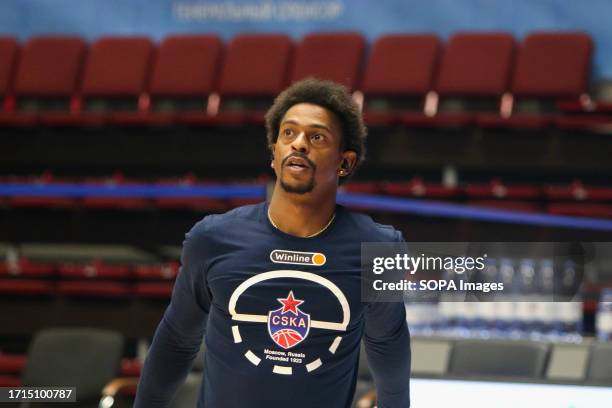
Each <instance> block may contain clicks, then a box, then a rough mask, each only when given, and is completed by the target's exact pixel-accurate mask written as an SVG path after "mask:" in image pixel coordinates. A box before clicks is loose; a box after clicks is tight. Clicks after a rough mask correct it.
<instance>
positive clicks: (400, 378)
mask: <svg viewBox="0 0 612 408" xmlns="http://www.w3.org/2000/svg"><path fill="white" fill-rule="evenodd" d="M363 342H364V345H365V349H366V354H367V357H368V363H369V366H370V371H371V372H372V376H373V377H374V382H375V384H376V391H377V395H378V408H408V407H410V334H409V332H408V325H407V324H406V310H405V308H404V305H403V304H402V303H382V302H381V303H371V304H370V305H369V306H368V310H367V311H366V322H365V334H364V337H363Z"/></svg>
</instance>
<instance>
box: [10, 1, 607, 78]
mask: <svg viewBox="0 0 612 408" xmlns="http://www.w3.org/2000/svg"><path fill="white" fill-rule="evenodd" d="M610 16H612V1H610V0H588V1H582V2H581V1H575V0H512V1H509V0H378V1H373V0H2V1H0V33H1V34H3V35H5V34H9V35H15V36H17V37H19V38H20V39H21V40H25V39H27V38H28V37H30V36H32V35H37V34H51V33H64V34H67V33H70V34H80V35H82V36H83V37H85V38H86V39H88V40H90V41H91V40H93V39H95V38H97V37H100V36H102V35H109V34H144V35H148V36H150V37H151V38H153V39H155V40H159V39H161V38H162V37H164V36H166V35H168V34H171V33H181V32H214V33H218V34H219V35H221V36H222V37H223V38H224V39H226V40H227V39H229V38H231V37H232V36H234V35H236V34H238V33H242V32H285V33H288V34H290V35H292V36H293V37H295V38H296V39H297V38H299V37H300V36H302V35H303V34H305V33H308V32H313V31H330V30H355V31H360V32H362V33H363V34H364V35H365V36H366V37H367V38H368V39H369V40H370V41H372V40H373V39H375V38H376V37H378V36H380V35H381V34H384V33H389V32H434V33H437V34H438V35H440V37H441V38H443V39H444V38H447V37H448V36H449V35H450V34H452V33H453V32H456V31H466V30H469V31H474V30H489V31H491V30H496V31H497V30H502V31H508V32H511V33H513V34H514V35H515V36H516V37H517V38H518V39H520V38H522V37H523V36H524V35H525V34H526V33H528V32H530V31H534V30H580V31H586V32H588V33H589V34H591V35H592V36H593V39H594V41H595V59H594V72H593V74H594V77H595V78H612V24H610V22H609V20H610Z"/></svg>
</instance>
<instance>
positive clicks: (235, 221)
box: [190, 202, 265, 234]
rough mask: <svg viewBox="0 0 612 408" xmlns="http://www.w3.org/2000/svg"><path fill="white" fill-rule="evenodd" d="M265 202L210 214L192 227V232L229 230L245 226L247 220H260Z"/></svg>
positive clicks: (202, 232)
mask: <svg viewBox="0 0 612 408" xmlns="http://www.w3.org/2000/svg"><path fill="white" fill-rule="evenodd" d="M263 206H265V203H263V202H262V203H258V204H249V205H244V206H241V207H236V208H234V209H231V210H229V211H227V212H225V213H222V214H209V215H207V216H205V217H204V218H202V219H201V220H200V221H198V222H197V223H196V224H195V225H194V226H193V228H192V229H191V231H190V233H191V234H205V233H207V232H211V231H221V230H227V228H232V227H235V226H243V225H244V223H245V222H247V221H258V220H259V218H260V214H261V212H262V207H263Z"/></svg>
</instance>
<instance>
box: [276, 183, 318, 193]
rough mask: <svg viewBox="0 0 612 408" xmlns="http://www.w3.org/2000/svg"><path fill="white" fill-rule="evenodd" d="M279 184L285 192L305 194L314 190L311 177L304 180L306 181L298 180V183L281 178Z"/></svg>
mask: <svg viewBox="0 0 612 408" xmlns="http://www.w3.org/2000/svg"><path fill="white" fill-rule="evenodd" d="M280 186H281V188H282V189H283V190H284V191H285V192H287V193H293V194H307V193H310V192H312V190H314V186H315V183H314V180H313V179H311V180H309V181H306V182H299V183H296V182H293V183H289V182H286V181H284V180H282V179H281V181H280Z"/></svg>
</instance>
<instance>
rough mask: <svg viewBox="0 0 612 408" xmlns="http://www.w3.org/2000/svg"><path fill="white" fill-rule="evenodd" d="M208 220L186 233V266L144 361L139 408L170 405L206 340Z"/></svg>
mask: <svg viewBox="0 0 612 408" xmlns="http://www.w3.org/2000/svg"><path fill="white" fill-rule="evenodd" d="M204 222H205V221H202V222H200V223H198V224H196V226H194V227H193V228H192V230H191V231H189V233H187V234H186V236H185V241H184V242H183V252H182V254H181V265H182V266H181V269H180V271H179V274H178V276H177V279H176V283H175V285H174V290H173V292H172V300H171V301H170V305H169V306H168V308H167V309H166V312H165V313H164V316H163V318H162V320H161V322H160V323H159V326H158V327H157V330H156V331H155V336H154V338H153V343H152V344H151V348H150V350H149V353H148V355H147V358H146V361H145V364H144V368H143V371H142V375H141V377H140V383H139V384H138V391H137V394H136V401H135V402H134V407H135V408H158V407H159V408H162V407H167V406H168V405H169V404H170V401H171V400H172V397H173V396H174V393H175V391H176V389H177V388H178V386H179V385H180V384H181V383H182V382H183V381H184V379H185V377H186V376H187V373H188V372H189V369H190V368H191V365H192V362H193V359H194V358H195V356H196V354H197V352H198V350H199V349H200V345H201V344H202V337H203V336H204V331H205V329H206V321H207V318H208V312H209V310H210V301H211V299H210V294H209V292H208V289H207V287H206V276H205V267H206V265H205V252H204V251H205V248H204V247H203V245H204V242H203V241H204V240H203V224H204Z"/></svg>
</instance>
